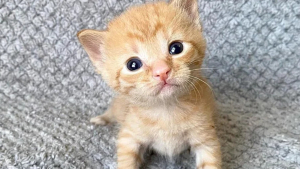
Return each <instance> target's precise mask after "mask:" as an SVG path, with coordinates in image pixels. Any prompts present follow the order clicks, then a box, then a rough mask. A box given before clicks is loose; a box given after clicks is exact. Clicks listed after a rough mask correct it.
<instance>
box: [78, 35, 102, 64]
mask: <svg viewBox="0 0 300 169" xmlns="http://www.w3.org/2000/svg"><path fill="white" fill-rule="evenodd" d="M103 37H104V32H100V31H96V30H83V31H81V32H79V33H78V38H79V41H80V42H81V44H82V46H83V48H84V49H85V51H86V52H87V53H88V55H89V57H90V59H91V60H92V61H93V62H96V61H101V60H102V52H101V45H103Z"/></svg>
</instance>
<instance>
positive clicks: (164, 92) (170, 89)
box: [155, 83, 179, 99]
mask: <svg viewBox="0 0 300 169" xmlns="http://www.w3.org/2000/svg"><path fill="white" fill-rule="evenodd" d="M178 88H179V86H178V85H176V84H168V83H167V84H163V85H160V86H158V87H157V89H156V90H155V95H156V96H158V97H160V98H162V99H165V98H168V97H172V96H173V97H174V96H175V95H176V93H177V90H178Z"/></svg>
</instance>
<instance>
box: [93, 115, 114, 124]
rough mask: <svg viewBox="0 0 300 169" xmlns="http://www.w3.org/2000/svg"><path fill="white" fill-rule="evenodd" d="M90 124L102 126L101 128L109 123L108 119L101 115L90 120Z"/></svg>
mask: <svg viewBox="0 0 300 169" xmlns="http://www.w3.org/2000/svg"><path fill="white" fill-rule="evenodd" d="M90 122H91V123H93V124H96V125H102V126H103V125H106V124H108V123H109V121H108V119H106V118H105V117H104V116H103V115H100V116H96V117H93V118H91V120H90Z"/></svg>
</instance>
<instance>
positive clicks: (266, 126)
mask: <svg viewBox="0 0 300 169" xmlns="http://www.w3.org/2000/svg"><path fill="white" fill-rule="evenodd" d="M140 3H145V1H144V0H122V1H121V0H120V1H117V0H105V1H102V0H80V1H79V0H76V1H74V0H65V1H60V0H38V1H36V0H1V1H0V168H10V169H12V168H99V169H113V168H116V155H115V146H114V142H115V139H116V132H117V128H116V126H114V125H108V126H104V127H96V126H93V125H91V124H89V119H90V118H91V117H93V116H95V115H98V114H101V113H103V111H104V110H105V109H106V107H107V106H108V104H109V101H110V98H111V96H112V92H111V91H110V90H109V88H108V87H107V85H106V84H105V83H104V82H103V81H102V80H101V77H100V76H99V75H97V74H95V73H94V70H93V67H92V65H91V63H90V61H89V59H88V57H87V55H86V53H85V52H84V51H83V49H82V48H81V47H80V44H79V43H78V40H77V38H76V32H77V31H79V30H81V29H83V28H94V29H102V28H105V25H106V24H107V22H108V21H109V20H110V19H112V18H113V17H114V16H116V15H118V14H120V13H121V12H122V11H124V9H126V8H127V7H128V6H131V5H135V4H140ZM199 9H200V13H201V18H202V22H203V27H204V32H205V36H206V39H207V43H208V49H207V57H206V60H205V64H204V66H203V67H206V68H214V69H206V70H205V74H206V75H207V77H208V79H209V81H210V82H211V84H212V86H213V88H214V92H215V95H216V98H217V100H218V103H219V114H220V115H219V120H218V123H217V124H218V133H219V137H220V141H221V144H222V151H223V161H224V162H223V163H224V164H223V168H225V169H238V168H244V169H254V168H263V169H285V168H288V169H295V168H300V108H299V106H300V100H299V98H300V97H299V95H300V78H299V75H300V49H299V46H300V1H298V0H288V1H283V0H239V1H235V0H226V1H221V0H211V1H210V0H201V1H200V2H199ZM193 166H194V162H193V156H192V155H190V154H189V152H184V153H183V154H182V155H181V156H180V157H177V158H175V159H174V160H168V159H165V158H164V157H161V156H159V155H157V154H148V162H147V164H145V166H144V167H145V168H158V169H165V168H167V169H180V168H181V169H182V168H192V167H193Z"/></svg>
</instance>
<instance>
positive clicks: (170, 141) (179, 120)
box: [146, 109, 193, 156]
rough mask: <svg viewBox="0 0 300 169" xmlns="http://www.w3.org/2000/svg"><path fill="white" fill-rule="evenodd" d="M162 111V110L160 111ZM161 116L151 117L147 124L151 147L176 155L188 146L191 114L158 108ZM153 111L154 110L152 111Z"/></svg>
mask: <svg viewBox="0 0 300 169" xmlns="http://www.w3.org/2000/svg"><path fill="white" fill-rule="evenodd" d="M159 111H160V112H159ZM158 112H159V113H160V114H159V116H160V117H156V118H152V119H149V121H151V120H152V123H150V124H148V125H147V129H146V130H147V133H148V134H149V138H150V143H151V144H150V147H152V148H153V149H155V150H156V151H158V152H159V153H161V154H165V155H168V156H172V155H176V154H179V153H180V152H182V151H183V150H185V149H187V148H188V146H189V145H188V133H189V131H190V130H192V128H193V125H192V123H191V118H192V117H191V116H188V115H187V114H180V113H182V112H176V111H172V112H170V111H164V109H163V110H158ZM152 113H153V112H152Z"/></svg>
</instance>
